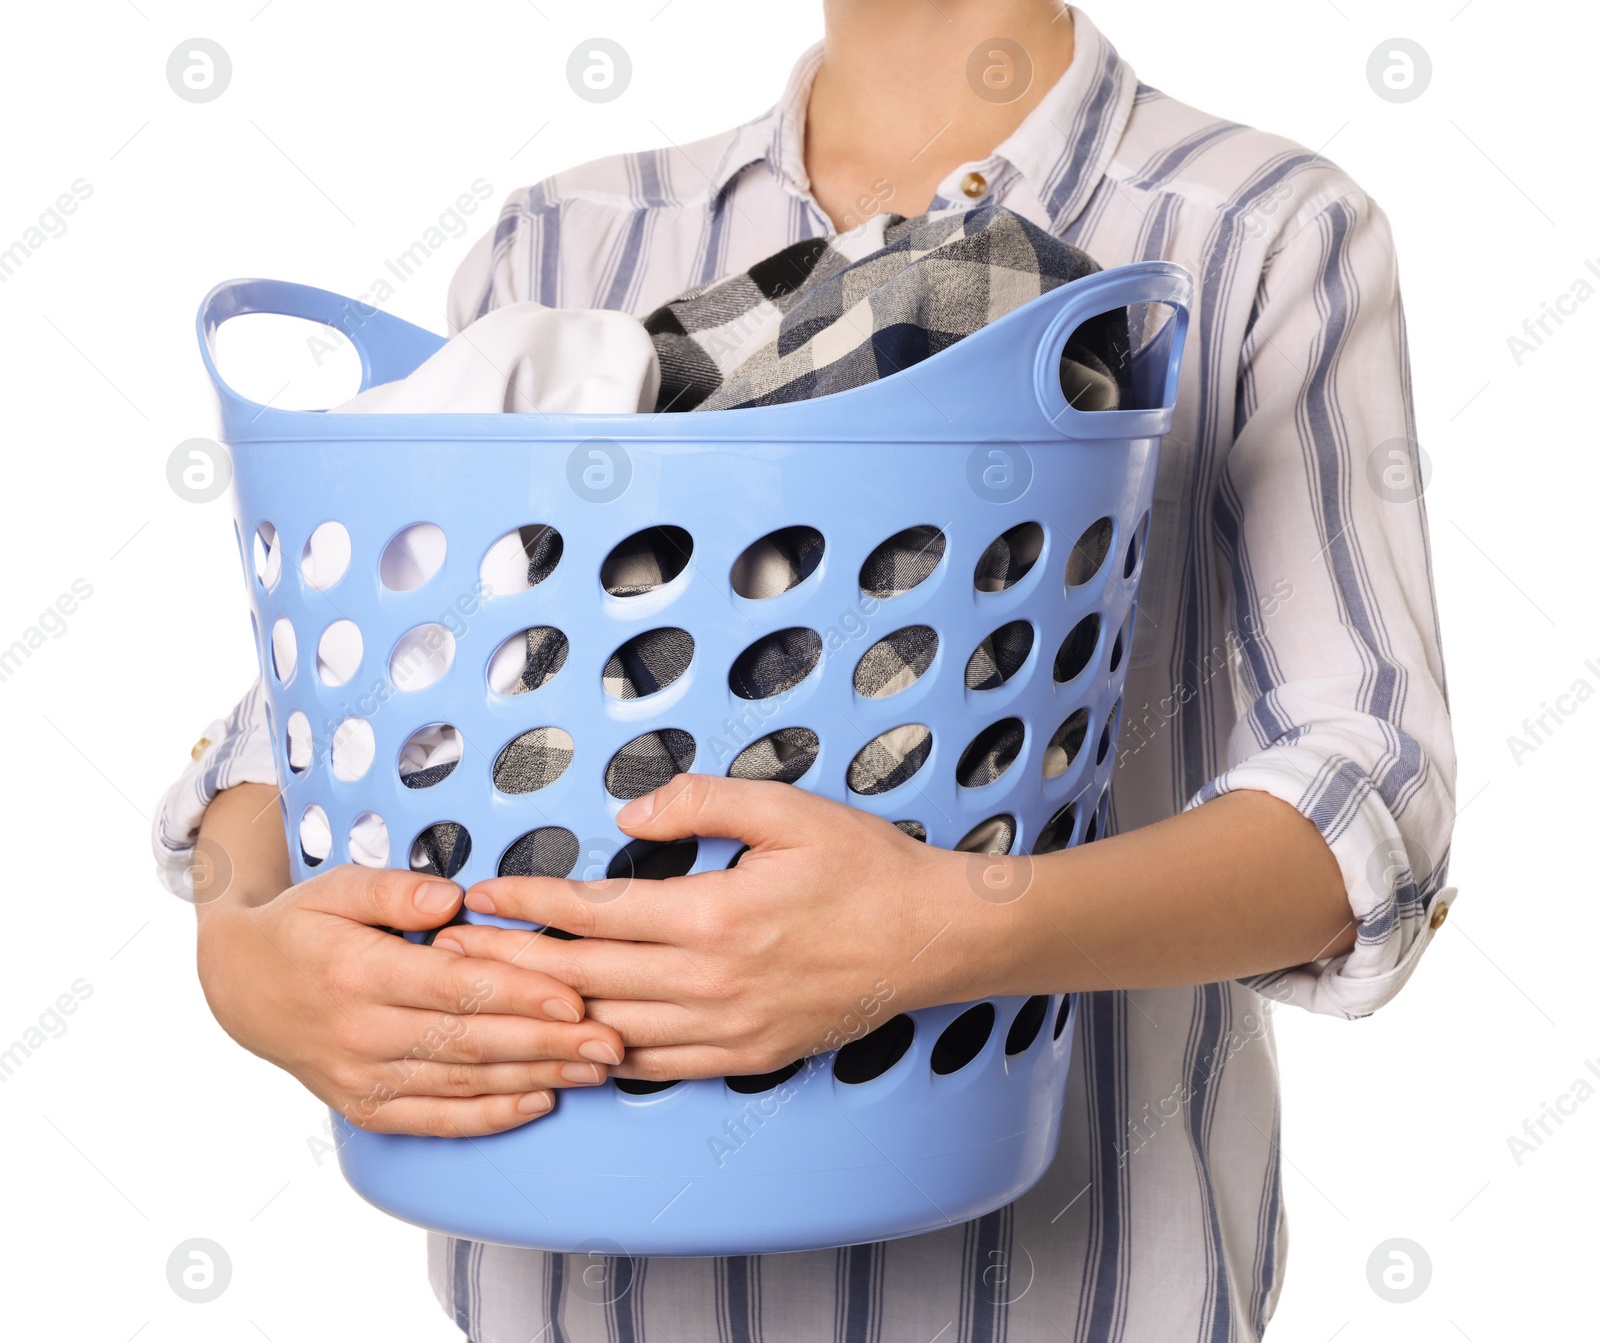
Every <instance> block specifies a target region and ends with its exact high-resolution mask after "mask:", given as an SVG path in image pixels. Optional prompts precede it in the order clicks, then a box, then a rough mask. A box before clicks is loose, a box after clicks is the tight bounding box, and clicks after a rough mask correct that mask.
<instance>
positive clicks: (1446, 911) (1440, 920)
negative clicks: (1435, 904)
mask: <svg viewBox="0 0 1600 1343" xmlns="http://www.w3.org/2000/svg"><path fill="white" fill-rule="evenodd" d="M1449 917H1450V906H1449V905H1440V906H1439V908H1438V909H1436V910H1434V911H1433V917H1432V918H1431V919H1429V920H1428V927H1430V928H1434V929H1438V928H1443V927H1444V921H1445V920H1446V919H1448V918H1449Z"/></svg>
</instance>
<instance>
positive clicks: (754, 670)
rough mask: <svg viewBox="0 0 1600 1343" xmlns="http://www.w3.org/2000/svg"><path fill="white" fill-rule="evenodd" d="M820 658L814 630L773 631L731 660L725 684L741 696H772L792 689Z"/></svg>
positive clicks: (820, 642) (769, 697)
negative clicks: (731, 663) (731, 664)
mask: <svg viewBox="0 0 1600 1343" xmlns="http://www.w3.org/2000/svg"><path fill="white" fill-rule="evenodd" d="M821 659H822V636H821V635H820V634H818V633H817V632H816V631H815V630H808V629H805V628H804V627H803V626H798V625H797V626H794V627H793V628H791V629H786V630H774V631H773V632H772V633H771V634H765V635H762V637H761V638H759V639H757V640H756V641H755V642H754V643H753V644H751V645H750V647H748V648H747V649H745V650H744V652H742V653H740V654H739V656H738V657H736V658H735V659H734V660H733V667H732V668H731V669H730V670H729V672H728V686H729V688H730V689H731V690H732V691H733V693H734V694H735V695H737V696H739V698H740V699H771V698H772V697H773V696H774V695H782V694H784V693H785V692H786V691H789V690H793V689H794V688H795V687H796V686H797V685H799V684H800V682H802V681H803V680H805V679H806V677H807V676H809V675H810V674H811V672H812V670H813V669H814V668H815V667H816V665H817V663H818V662H819V661H821Z"/></svg>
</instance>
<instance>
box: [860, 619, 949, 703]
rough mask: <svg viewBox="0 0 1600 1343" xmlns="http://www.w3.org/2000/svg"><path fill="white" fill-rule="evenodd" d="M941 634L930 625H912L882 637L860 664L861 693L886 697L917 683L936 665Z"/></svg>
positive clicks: (878, 697) (862, 658)
mask: <svg viewBox="0 0 1600 1343" xmlns="http://www.w3.org/2000/svg"><path fill="white" fill-rule="evenodd" d="M938 651H939V636H938V634H937V633H936V632H935V631H934V629H933V627H932V626H930V625H908V626H906V628H905V629H903V630H896V631H895V632H894V633H893V634H890V635H887V636H885V637H884V638H882V639H879V640H878V642H877V643H875V644H873V645H872V647H871V648H869V649H867V651H866V652H865V653H863V654H862V655H861V661H860V662H858V663H856V671H855V687H856V693H857V694H858V695H865V696H866V697H867V698H868V699H884V698H886V697H887V696H889V695H893V694H895V693H897V692H898V691H901V690H904V689H906V687H908V686H910V685H914V684H915V683H916V681H917V679H918V678H919V677H920V676H921V675H922V674H923V672H925V671H927V670H928V668H929V667H930V666H932V665H933V657H934V654H935V653H937V652H938Z"/></svg>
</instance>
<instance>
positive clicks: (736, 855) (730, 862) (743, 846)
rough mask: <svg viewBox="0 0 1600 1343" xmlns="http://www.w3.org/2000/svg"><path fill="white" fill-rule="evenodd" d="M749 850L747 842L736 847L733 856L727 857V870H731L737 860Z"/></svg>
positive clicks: (736, 865)
mask: <svg viewBox="0 0 1600 1343" xmlns="http://www.w3.org/2000/svg"><path fill="white" fill-rule="evenodd" d="M749 852H750V846H749V845H748V844H741V845H740V846H739V847H738V848H737V849H735V850H734V851H733V857H732V858H730V859H728V871H730V872H731V871H732V870H733V869H734V868H736V867H738V866H739V860H740V859H741V858H743V857H744V856H745V854H747V853H749Z"/></svg>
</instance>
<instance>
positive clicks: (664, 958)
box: [450, 926, 720, 1011]
mask: <svg viewBox="0 0 1600 1343" xmlns="http://www.w3.org/2000/svg"><path fill="white" fill-rule="evenodd" d="M488 931H489V930H487V929H481V928H480V929H472V930H471V931H468V930H467V929H466V927H465V926H463V927H456V928H452V929H451V930H450V935H451V939H452V941H457V942H458V945H460V946H462V947H463V948H466V949H472V948H477V949H478V950H476V951H473V952H472V954H469V955H467V956H464V957H463V958H462V959H463V960H464V961H465V962H466V964H468V965H469V966H493V965H498V964H499V962H497V961H494V960H490V959H486V957H488V956H490V955H492V954H493V953H494V951H495V949H497V948H498V949H499V950H501V951H505V950H507V949H510V948H515V951H514V954H515V955H516V957H517V966H518V968H519V969H523V970H526V971H533V972H537V973H538V974H540V975H541V976H543V977H545V978H547V979H549V980H550V981H552V982H556V983H561V984H565V985H567V986H568V987H569V988H571V989H573V990H575V991H576V992H578V993H580V994H582V995H583V997H584V998H586V999H587V998H642V999H646V1000H650V1001H660V1002H674V1001H679V1000H681V999H683V998H686V997H687V998H699V997H705V996H712V997H716V996H720V995H719V992H718V986H717V985H716V984H715V983H714V982H713V981H711V980H710V979H709V978H708V977H707V976H706V975H704V974H703V973H701V972H700V971H699V970H698V969H697V968H696V965H695V962H694V960H693V959H692V958H691V957H689V956H687V955H686V954H685V953H684V952H682V951H680V950H678V949H677V948H676V947H666V946H662V945H661V944H660V943H658V942H618V941H613V940H611V939H610V938H603V937H591V938H581V939H578V940H576V941H567V940H565V939H562V938H556V937H532V938H529V939H528V940H527V942H526V943H525V944H522V943H517V942H514V941H511V940H506V941H501V940H500V939H496V938H494V937H492V936H491V937H484V936H481V934H483V933H485V932H488ZM494 931H496V932H499V931H504V930H501V929H496V930H494ZM479 951H481V953H482V955H480V954H478V953H479ZM494 1010H497V1011H498V1010H499V1008H498V1005H497V1006H496V1008H495V1009H494Z"/></svg>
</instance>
